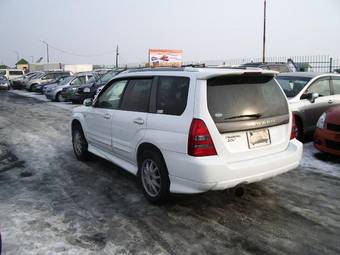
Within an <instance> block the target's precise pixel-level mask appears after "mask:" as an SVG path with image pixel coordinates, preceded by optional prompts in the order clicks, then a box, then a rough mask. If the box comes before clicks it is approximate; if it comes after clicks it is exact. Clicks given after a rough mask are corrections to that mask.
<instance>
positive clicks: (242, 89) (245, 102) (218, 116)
mask: <svg viewBox="0 0 340 255" xmlns="http://www.w3.org/2000/svg"><path fill="white" fill-rule="evenodd" d="M207 97H208V109H209V112H210V114H211V117H212V118H213V120H214V121H215V123H225V122H234V121H245V120H254V119H262V118H271V117H275V116H281V115H286V114H288V105H287V101H286V98H285V96H284V94H283V93H282V91H281V89H280V87H279V86H278V84H277V83H276V82H275V80H274V79H273V77H271V76H264V75H256V76H253V75H252V76H245V75H242V76H240V75H239V76H222V77H216V78H213V79H210V80H208V90H207Z"/></svg>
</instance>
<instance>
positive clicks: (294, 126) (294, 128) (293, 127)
mask: <svg viewBox="0 0 340 255" xmlns="http://www.w3.org/2000/svg"><path fill="white" fill-rule="evenodd" d="M295 118H296V117H295V115H294V114H292V131H291V133H290V140H292V139H294V138H296V136H297V132H298V129H297V126H296V120H295Z"/></svg>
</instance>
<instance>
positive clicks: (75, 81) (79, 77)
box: [71, 76, 85, 85]
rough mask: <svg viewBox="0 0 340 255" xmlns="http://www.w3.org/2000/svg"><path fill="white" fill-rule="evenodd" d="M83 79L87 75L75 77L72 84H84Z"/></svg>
mask: <svg viewBox="0 0 340 255" xmlns="http://www.w3.org/2000/svg"><path fill="white" fill-rule="evenodd" d="M83 80H85V76H78V77H77V78H75V79H74V80H73V81H72V82H71V85H80V84H83V83H84V82H82V81H83Z"/></svg>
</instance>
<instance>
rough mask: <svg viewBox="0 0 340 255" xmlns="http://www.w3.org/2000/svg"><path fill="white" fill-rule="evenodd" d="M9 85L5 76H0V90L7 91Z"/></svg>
mask: <svg viewBox="0 0 340 255" xmlns="http://www.w3.org/2000/svg"><path fill="white" fill-rule="evenodd" d="M9 88H10V83H9V80H8V79H7V78H6V76H4V75H1V74H0V90H9Z"/></svg>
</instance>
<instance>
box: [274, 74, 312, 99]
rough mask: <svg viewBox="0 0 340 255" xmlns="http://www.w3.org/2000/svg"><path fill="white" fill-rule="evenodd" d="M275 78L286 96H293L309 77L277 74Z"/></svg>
mask: <svg viewBox="0 0 340 255" xmlns="http://www.w3.org/2000/svg"><path fill="white" fill-rule="evenodd" d="M276 80H277V81H278V82H279V84H280V86H281V88H282V89H283V91H284V92H285V94H286V96H287V97H295V96H296V95H297V94H299V93H300V91H301V90H302V89H303V88H304V87H305V86H306V84H307V83H308V82H309V81H310V80H311V78H307V77H292V76H280V75H279V76H277V77H276Z"/></svg>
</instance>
